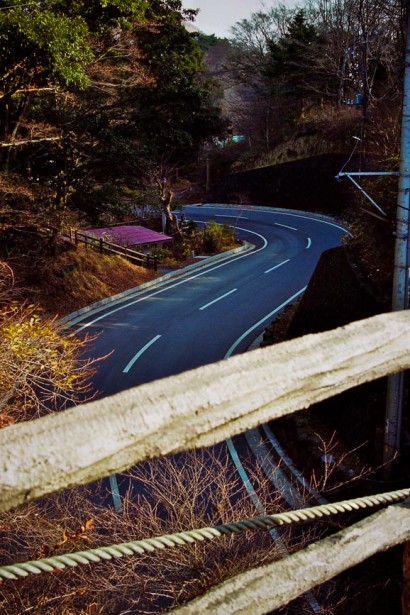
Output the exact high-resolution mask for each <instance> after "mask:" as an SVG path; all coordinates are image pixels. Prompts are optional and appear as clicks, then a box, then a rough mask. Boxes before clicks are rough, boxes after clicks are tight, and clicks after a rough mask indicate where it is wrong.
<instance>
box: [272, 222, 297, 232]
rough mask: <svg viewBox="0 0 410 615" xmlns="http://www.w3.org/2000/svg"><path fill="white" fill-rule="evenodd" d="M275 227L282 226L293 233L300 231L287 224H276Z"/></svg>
mask: <svg viewBox="0 0 410 615" xmlns="http://www.w3.org/2000/svg"><path fill="white" fill-rule="evenodd" d="M274 225H275V226H282V227H283V228H290V230H291V231H297V230H298V229H297V228H295V227H294V226H288V225H287V224H279V222H274Z"/></svg>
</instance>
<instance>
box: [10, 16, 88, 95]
mask: <svg viewBox="0 0 410 615" xmlns="http://www.w3.org/2000/svg"><path fill="white" fill-rule="evenodd" d="M87 35H88V28H87V25H86V23H85V21H84V20H83V19H82V18H81V17H80V16H77V17H75V18H71V17H68V16H66V15H62V14H58V13H57V14H56V13H54V12H52V11H50V10H38V11H26V10H24V9H23V8H16V9H15V10H8V11H0V53H1V55H2V72H1V74H0V87H1V89H2V90H3V91H4V92H5V93H6V94H8V95H10V94H12V93H14V92H15V91H16V90H17V89H21V88H24V87H35V86H36V85H37V86H43V85H46V84H48V83H49V81H50V80H52V81H54V82H56V83H60V84H62V85H67V86H75V87H78V88H84V87H86V85H87V84H88V78H87V75H86V71H85V69H86V66H87V65H88V64H89V62H91V60H92V52H91V48H90V46H89V43H88V42H87Z"/></svg>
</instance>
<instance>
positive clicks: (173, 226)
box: [159, 177, 183, 241]
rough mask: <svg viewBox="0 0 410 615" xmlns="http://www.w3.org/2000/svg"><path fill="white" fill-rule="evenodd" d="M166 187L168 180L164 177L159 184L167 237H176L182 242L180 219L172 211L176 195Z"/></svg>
mask: <svg viewBox="0 0 410 615" xmlns="http://www.w3.org/2000/svg"><path fill="white" fill-rule="evenodd" d="M166 185H167V180H166V178H165V177H164V178H163V179H162V180H161V182H160V183H159V187H160V191H161V192H160V200H161V205H162V211H163V212H164V214H165V217H166V229H165V232H166V233H167V235H171V237H174V238H175V239H177V240H179V241H182V239H183V236H182V232H181V229H180V228H179V223H178V218H177V217H176V215H175V214H174V213H173V212H172V209H171V203H172V199H173V196H174V193H173V192H172V190H168V188H167V187H166Z"/></svg>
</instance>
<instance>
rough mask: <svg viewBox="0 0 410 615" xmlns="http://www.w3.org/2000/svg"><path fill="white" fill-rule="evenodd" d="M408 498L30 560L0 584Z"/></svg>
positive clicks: (0, 569)
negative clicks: (34, 575) (29, 576)
mask: <svg viewBox="0 0 410 615" xmlns="http://www.w3.org/2000/svg"><path fill="white" fill-rule="evenodd" d="M409 497H410V488H409V489H401V490H398V491H390V492H387V493H381V494H378V495H372V496H367V497H362V498H355V499H352V500H344V501H342V502H336V503H333V504H322V505H320V506H313V507H311V508H304V509H301V510H294V511H290V512H284V513H278V514H276V515H269V516H267V517H257V518H253V519H245V520H242V521H238V522H233V523H224V524H221V525H216V526H214V527H204V528H201V529H197V530H190V531H187V532H178V533H175V534H168V535H165V536H158V537H155V538H148V539H145V540H135V541H131V542H126V543H122V544H117V545H110V546H108V547H99V548H97V549H88V550H86V551H77V552H75V553H65V554H64V555H54V556H52V557H46V558H43V559H39V560H32V561H28V562H23V563H20V564H12V565H9V566H0V583H1V582H2V581H3V580H6V579H8V580H17V579H19V578H22V577H26V576H28V575H29V574H41V573H42V572H53V571H54V570H64V569H65V568H67V567H76V566H79V565H82V564H94V563H98V562H101V561H103V560H111V559H112V558H120V557H123V556H124V555H128V556H131V555H136V554H137V555H142V554H144V553H147V552H152V551H155V550H157V549H166V548H168V547H176V546H182V545H189V544H192V543H195V542H203V541H204V540H213V539H214V538H220V537H221V536H224V535H225V536H226V535H230V534H238V533H240V532H244V531H247V530H258V529H269V528H272V527H275V526H281V525H291V524H294V523H301V522H303V521H312V520H315V519H321V518H323V517H329V516H332V515H336V514H340V513H346V512H353V511H357V510H361V509H362V510H363V509H366V508H373V507H376V506H383V505H388V504H396V503H398V502H402V501H404V500H406V499H407V498H409Z"/></svg>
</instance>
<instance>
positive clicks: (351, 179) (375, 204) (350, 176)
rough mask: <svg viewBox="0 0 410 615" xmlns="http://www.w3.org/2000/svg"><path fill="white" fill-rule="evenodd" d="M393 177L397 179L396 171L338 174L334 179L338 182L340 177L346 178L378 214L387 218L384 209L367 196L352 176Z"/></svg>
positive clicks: (397, 173)
mask: <svg viewBox="0 0 410 615" xmlns="http://www.w3.org/2000/svg"><path fill="white" fill-rule="evenodd" d="M389 175H390V176H395V177H398V176H399V175H400V173H399V172H398V171H355V172H353V171H348V172H345V173H338V174H337V175H336V179H337V180H340V179H341V178H342V177H347V178H348V179H350V181H351V182H352V184H354V185H355V186H356V188H358V189H359V190H360V192H361V193H362V194H364V196H365V197H366V198H367V199H368V200H369V201H370V203H371V204H372V205H374V207H376V209H378V211H380V213H382V214H383V216H387V214H386V212H385V211H384V209H382V208H381V207H380V205H378V204H377V203H376V201H375V200H374V199H373V198H372V197H371V196H370V194H368V193H367V192H366V190H365V189H364V188H362V186H361V185H360V184H359V182H357V181H356V180H355V179H353V176H358V177H360V176H367V177H383V176H389Z"/></svg>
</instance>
